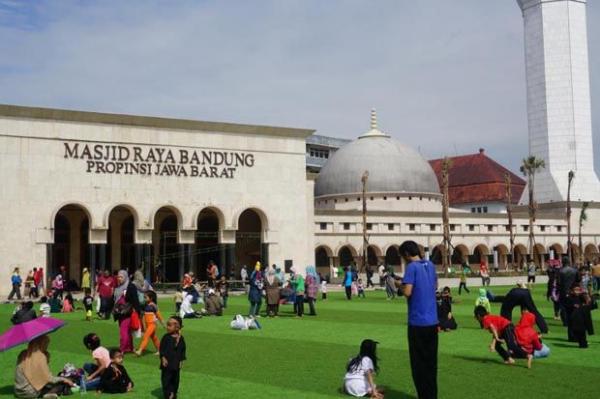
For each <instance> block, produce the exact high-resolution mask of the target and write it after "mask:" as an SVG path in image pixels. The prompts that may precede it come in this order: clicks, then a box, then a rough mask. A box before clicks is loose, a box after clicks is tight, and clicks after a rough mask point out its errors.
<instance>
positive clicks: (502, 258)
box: [496, 244, 509, 270]
mask: <svg viewBox="0 0 600 399" xmlns="http://www.w3.org/2000/svg"><path fill="white" fill-rule="evenodd" d="M508 252H509V249H508V248H507V247H506V245H504V244H500V245H497V246H496V253H497V254H498V269H499V270H507V269H508V264H509V260H508Z"/></svg>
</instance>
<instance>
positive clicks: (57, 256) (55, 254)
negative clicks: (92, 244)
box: [47, 204, 90, 285]
mask: <svg viewBox="0 0 600 399" xmlns="http://www.w3.org/2000/svg"><path fill="white" fill-rule="evenodd" d="M88 215H89V213H88V212H87V210H85V209H84V208H83V207H82V206H80V205H76V204H69V205H65V206H63V207H62V208H60V210H59V211H58V212H57V213H56V216H55V217H54V244H53V245H52V256H51V261H50V262H49V263H50V265H49V270H48V273H47V274H48V276H47V277H49V278H53V277H54V276H55V275H57V274H58V273H63V274H64V276H63V277H64V278H65V280H66V281H69V280H74V281H75V282H76V283H77V285H79V283H80V280H81V271H82V269H83V268H84V267H89V265H90V250H89V230H90V219H89V216H88Z"/></svg>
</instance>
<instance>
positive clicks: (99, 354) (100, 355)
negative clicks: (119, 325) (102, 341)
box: [92, 346, 110, 367]
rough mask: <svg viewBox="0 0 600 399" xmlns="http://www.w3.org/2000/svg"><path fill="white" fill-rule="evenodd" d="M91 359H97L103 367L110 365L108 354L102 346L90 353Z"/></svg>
mask: <svg viewBox="0 0 600 399" xmlns="http://www.w3.org/2000/svg"><path fill="white" fill-rule="evenodd" d="M92 357H93V358H94V359H98V361H99V362H100V364H102V365H103V366H104V367H108V366H109V365H110V355H109V353H108V349H106V348H105V347H103V346H99V347H97V348H96V349H95V350H94V351H93V352H92Z"/></svg>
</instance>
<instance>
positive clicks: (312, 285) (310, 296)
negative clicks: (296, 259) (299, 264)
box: [305, 266, 321, 316]
mask: <svg viewBox="0 0 600 399" xmlns="http://www.w3.org/2000/svg"><path fill="white" fill-rule="evenodd" d="M319 284H321V282H320V281H319V276H318V275H317V270H316V269H315V267H314V266H307V267H306V281H305V285H306V301H307V302H308V307H309V309H310V313H309V314H310V315H311V316H316V315H317V312H316V311H315V302H316V300H317V295H318V294H319Z"/></svg>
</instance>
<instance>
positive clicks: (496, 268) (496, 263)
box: [493, 248, 498, 270]
mask: <svg viewBox="0 0 600 399" xmlns="http://www.w3.org/2000/svg"><path fill="white" fill-rule="evenodd" d="M493 259H494V270H498V250H497V249H496V248H494V254H493Z"/></svg>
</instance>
